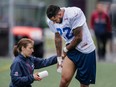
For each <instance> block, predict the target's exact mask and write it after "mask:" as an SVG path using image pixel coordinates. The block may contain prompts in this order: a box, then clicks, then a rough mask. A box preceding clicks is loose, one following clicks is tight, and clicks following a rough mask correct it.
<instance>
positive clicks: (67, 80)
mask: <svg viewBox="0 0 116 87" xmlns="http://www.w3.org/2000/svg"><path fill="white" fill-rule="evenodd" d="M61 82H62V83H69V82H70V78H69V77H66V76H62V80H61Z"/></svg>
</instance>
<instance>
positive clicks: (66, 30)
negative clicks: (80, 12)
mask: <svg viewBox="0 0 116 87" xmlns="http://www.w3.org/2000/svg"><path fill="white" fill-rule="evenodd" d="M57 31H58V32H59V33H60V35H62V34H63V33H65V36H63V37H64V38H65V39H71V38H72V37H73V34H72V33H71V29H70V28H69V27H65V28H63V29H60V28H57Z"/></svg>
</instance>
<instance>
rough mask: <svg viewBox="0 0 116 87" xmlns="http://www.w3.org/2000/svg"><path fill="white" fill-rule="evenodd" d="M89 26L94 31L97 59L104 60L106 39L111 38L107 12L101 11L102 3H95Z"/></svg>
mask: <svg viewBox="0 0 116 87" xmlns="http://www.w3.org/2000/svg"><path fill="white" fill-rule="evenodd" d="M90 24H91V28H92V29H93V30H94V32H95V36H96V42H97V48H98V49H97V53H98V58H99V60H101V59H102V60H105V56H106V44H107V40H108V39H111V38H112V35H111V30H112V29H111V22H110V18H109V16H108V14H106V13H105V12H104V11H103V4H102V3H97V5H96V10H95V11H94V12H93V13H92V15H91V20H90Z"/></svg>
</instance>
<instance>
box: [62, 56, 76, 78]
mask: <svg viewBox="0 0 116 87" xmlns="http://www.w3.org/2000/svg"><path fill="white" fill-rule="evenodd" d="M75 70H76V67H75V64H74V63H73V62H72V61H71V60H70V59H69V58H68V57H66V58H65V59H64V62H63V70H62V76H63V77H64V78H67V79H71V78H72V77H73V75H74V73H75Z"/></svg>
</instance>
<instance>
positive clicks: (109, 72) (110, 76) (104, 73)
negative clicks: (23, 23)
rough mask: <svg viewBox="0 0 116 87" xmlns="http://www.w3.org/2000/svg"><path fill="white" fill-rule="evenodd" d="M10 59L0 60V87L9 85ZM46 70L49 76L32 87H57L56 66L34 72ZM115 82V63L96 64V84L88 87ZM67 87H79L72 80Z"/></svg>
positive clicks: (109, 84) (74, 80) (104, 85)
mask: <svg viewBox="0 0 116 87" xmlns="http://www.w3.org/2000/svg"><path fill="white" fill-rule="evenodd" d="M11 62H12V59H10V58H5V59H3V58H0V87H8V85H9V83H10V69H9V67H10V64H11ZM43 70H48V72H49V76H48V77H46V78H44V79H43V80H42V81H35V82H34V83H33V84H32V85H33V87H58V85H59V82H60V74H59V73H57V72H56V65H53V66H50V67H46V68H42V69H39V70H35V71H43ZM115 81H116V65H115V63H103V62H99V63H97V78H96V84H95V85H91V86H90V87H114V86H115V83H116V82H115ZM69 87H79V82H78V81H77V80H76V79H75V78H73V79H72V81H71V84H70V86H69Z"/></svg>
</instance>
